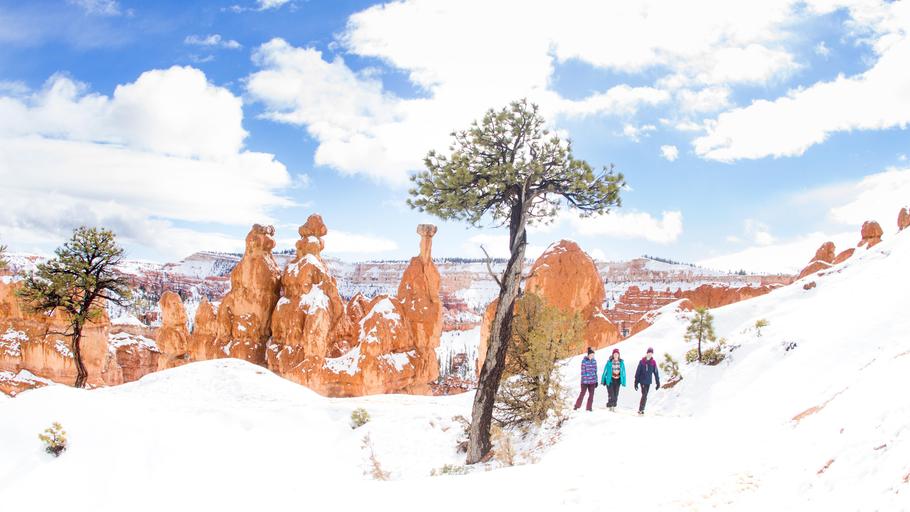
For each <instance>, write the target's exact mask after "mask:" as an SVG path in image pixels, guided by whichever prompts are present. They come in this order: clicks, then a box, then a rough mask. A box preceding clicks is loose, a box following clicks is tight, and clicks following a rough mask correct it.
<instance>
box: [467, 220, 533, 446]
mask: <svg viewBox="0 0 910 512" xmlns="http://www.w3.org/2000/svg"><path fill="white" fill-rule="evenodd" d="M524 224H525V223H524V212H523V211H522V205H521V204H519V205H516V206H515V207H513V208H512V215H511V219H510V223H509V235H510V236H509V247H510V252H511V255H510V257H509V262H508V264H506V269H505V272H503V276H502V286H501V287H500V289H499V303H498V304H497V305H496V314H495V315H494V317H493V325H491V326H490V339H489V343H487V354H486V359H484V362H483V367H482V368H481V370H480V378H479V379H478V382H477V392H476V393H475V394H474V407H473V408H472V410H471V428H470V430H469V431H468V456H467V461H466V462H467V463H468V464H475V463H477V462H480V460H481V459H483V458H484V456H485V455H486V454H487V453H488V452H489V451H490V448H491V447H492V443H491V441H490V425H491V423H492V421H493V404H494V401H495V399H496V393H497V391H499V381H500V380H501V379H502V372H503V369H504V368H505V362H506V352H507V349H508V347H509V342H510V338H511V337H512V317H513V316H514V313H515V299H516V298H517V297H518V292H519V291H520V290H519V288H520V285H521V270H522V266H523V265H524V257H525V246H526V245H527V236H526V234H525V227H524Z"/></svg>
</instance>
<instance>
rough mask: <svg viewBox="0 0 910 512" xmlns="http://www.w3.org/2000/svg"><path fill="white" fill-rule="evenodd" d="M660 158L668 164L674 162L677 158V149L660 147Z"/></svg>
mask: <svg viewBox="0 0 910 512" xmlns="http://www.w3.org/2000/svg"><path fill="white" fill-rule="evenodd" d="M660 156H662V157H663V158H664V159H665V160H667V161H669V162H673V161H676V159H677V158H679V148H677V147H676V146H661V147H660Z"/></svg>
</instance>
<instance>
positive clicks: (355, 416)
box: [351, 407, 370, 429]
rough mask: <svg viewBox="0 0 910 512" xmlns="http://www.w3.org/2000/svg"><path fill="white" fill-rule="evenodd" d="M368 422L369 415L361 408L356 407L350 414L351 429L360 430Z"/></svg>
mask: <svg viewBox="0 0 910 512" xmlns="http://www.w3.org/2000/svg"><path fill="white" fill-rule="evenodd" d="M369 422H370V413H368V412H367V410H366V409H364V408H363V407H358V408H356V409H354V412H352V413H351V428H355V429H356V428H360V427H362V426H364V425H366V424H367V423H369Z"/></svg>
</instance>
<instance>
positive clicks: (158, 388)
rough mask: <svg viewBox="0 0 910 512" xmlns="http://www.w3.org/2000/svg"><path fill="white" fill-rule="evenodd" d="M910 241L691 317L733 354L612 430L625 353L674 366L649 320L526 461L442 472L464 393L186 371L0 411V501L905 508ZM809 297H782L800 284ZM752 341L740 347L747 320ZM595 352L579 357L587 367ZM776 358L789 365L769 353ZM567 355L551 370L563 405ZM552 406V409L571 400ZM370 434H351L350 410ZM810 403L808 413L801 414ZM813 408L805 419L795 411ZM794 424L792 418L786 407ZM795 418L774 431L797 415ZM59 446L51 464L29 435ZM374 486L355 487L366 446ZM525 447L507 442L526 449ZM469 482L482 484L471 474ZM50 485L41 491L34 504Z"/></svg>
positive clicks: (134, 506) (574, 365)
mask: <svg viewBox="0 0 910 512" xmlns="http://www.w3.org/2000/svg"><path fill="white" fill-rule="evenodd" d="M908 269H910V234H908V232H905V233H902V234H899V235H896V236H893V237H891V238H890V239H889V240H886V241H885V242H883V243H882V244H880V245H878V246H876V247H875V248H873V249H871V250H869V251H864V252H861V253H858V254H857V255H856V256H854V257H853V258H852V259H851V260H848V261H847V262H846V263H844V264H842V265H840V266H838V267H835V268H834V269H832V270H829V271H827V274H826V275H824V276H810V277H808V278H806V279H804V280H803V281H800V282H798V283H796V284H794V285H792V286H788V287H784V288H781V289H778V290H775V291H774V292H772V293H770V294H767V295H764V296H762V297H758V298H756V299H752V300H749V301H745V302H740V303H737V304H733V305H730V306H726V307H724V308H719V309H716V310H713V313H714V315H715V323H716V327H717V332H718V334H719V335H721V336H724V337H726V338H727V339H728V341H729V343H730V345H731V346H733V347H735V348H734V349H733V351H732V352H731V353H730V354H729V356H728V358H727V360H726V361H724V362H723V363H721V364H720V365H718V366H715V367H697V366H689V365H685V364H682V365H681V366H682V374H683V380H682V381H681V382H680V383H679V384H677V385H676V386H675V387H674V388H672V389H662V390H660V391H652V395H651V400H650V403H649V406H648V414H647V415H646V416H644V417H638V416H637V415H635V414H634V408H635V406H636V405H637V395H636V393H635V392H634V391H633V390H632V389H631V377H632V375H633V374H634V371H635V364H636V361H637V359H638V358H639V357H640V356H641V355H643V353H644V351H645V348H646V347H647V346H654V347H655V349H656V350H657V354H658V356H659V357H658V358H659V359H660V358H661V357H662V354H663V353H664V352H669V353H671V354H673V355H674V357H676V358H677V359H680V360H682V354H683V353H684V352H685V350H687V349H688V348H690V346H689V345H687V344H686V343H685V342H684V341H683V340H682V334H683V332H684V330H685V325H686V323H687V321H688V315H689V313H680V312H677V311H675V310H674V307H672V306H668V307H666V308H664V310H662V312H661V314H660V315H659V317H658V318H657V320H656V322H655V324H654V325H653V326H652V327H651V328H649V329H647V330H645V331H644V332H642V333H640V334H638V335H636V336H634V337H632V338H629V339H628V340H626V341H624V342H622V343H620V344H619V345H616V347H618V348H619V349H620V350H621V351H622V353H623V356H624V358H625V359H626V361H627V365H628V372H629V377H630V382H629V385H630V387H629V388H625V389H623V391H622V392H621V395H620V408H619V410H618V412H616V413H611V412H609V411H606V410H605V409H604V407H603V405H604V402H605V401H606V396H605V395H606V393H604V390H603V388H599V389H598V393H597V398H596V404H597V407H596V409H595V411H594V412H591V413H587V412H585V411H577V412H574V413H573V414H572V415H571V417H570V419H569V421H567V422H566V423H565V425H564V426H563V429H562V431H561V435H560V436H559V437H558V439H555V440H554V442H553V443H552V446H549V443H544V445H542V446H539V447H537V451H536V457H537V458H538V459H539V461H538V462H537V463H535V464H528V465H523V466H515V467H507V468H498V469H493V467H494V466H495V464H491V465H489V466H487V467H476V468H474V470H473V472H471V473H470V474H468V475H464V476H437V477H431V476H429V473H430V471H431V470H432V469H434V468H439V467H441V466H443V465H444V464H458V463H459V462H461V461H462V460H463V456H462V455H460V454H458V453H457V452H456V451H455V448H454V447H455V444H456V441H457V439H458V437H459V434H460V433H459V429H460V427H459V422H458V421H457V420H455V419H453V418H454V417H455V416H457V415H464V416H467V415H468V413H469V411H470V405H471V398H472V397H471V395H470V394H464V395H458V396H451V397H420V396H402V395H385V396H375V397H363V398H352V399H327V398H323V397H320V396H318V395H316V394H314V393H312V392H310V391H309V390H307V389H305V388H302V387H300V386H297V385H295V384H293V383H290V382H288V381H284V380H282V379H280V378H278V377H277V376H275V375H272V374H271V373H269V372H268V371H266V370H263V369H261V368H259V367H256V366H252V365H249V364H247V363H243V362H240V361H235V360H219V361H207V362H201V363H193V364H190V365H187V366H184V367H180V368H176V369H173V370H167V371H163V372H158V373H154V374H151V375H148V376H146V377H144V378H143V379H141V380H140V381H138V382H134V383H130V384H126V385H123V386H119V387H115V388H106V389H98V390H94V391H81V390H74V389H70V388H67V387H63V386H50V387H47V388H42V389H38V390H33V391H28V392H25V393H22V394H21V395H20V396H18V397H16V398H15V399H9V400H5V401H0V454H2V456H0V503H2V504H3V505H4V508H9V509H11V510H19V509H25V510H58V509H64V508H65V509H68V510H121V509H124V508H128V509H131V510H160V509H162V508H174V507H175V506H176V508H177V509H179V510H185V509H190V507H193V506H201V507H204V510H248V509H251V508H252V507H255V509H256V510H267V509H269V508H270V507H274V508H276V509H277V508H279V507H280V509H282V510H286V509H301V510H304V509H320V508H329V507H330V508H331V509H332V510H364V509H366V508H369V509H371V510H373V509H379V510H396V511H404V510H427V509H430V510H434V511H438V510H442V511H446V510H458V511H463V510H465V509H472V508H475V507H476V508H478V509H481V510H493V509H500V508H501V509H519V510H522V509H523V510H531V511H536V510H584V511H591V510H617V509H624V510H635V511H641V510H763V511H764V510H825V511H828V510H838V511H840V510H863V511H866V510H888V511H891V510H910V483H908V480H910V439H908V438H910V394H908V393H907V385H906V376H907V375H910V337H908V336H907V334H908V333H910V315H908V314H907V307H908V304H910V288H908V286H907V283H908V279H907V274H908ZM809 281H815V282H816V283H817V286H816V287H815V288H813V289H810V290H804V289H803V286H802V285H803V284H804V283H807V282H809ZM760 318H764V319H766V320H768V322H769V326H768V327H766V328H765V329H764V330H763V333H762V334H763V335H762V336H758V335H757V334H756V332H755V330H754V329H753V328H752V326H754V323H755V321H756V320H757V319H760ZM612 348H613V347H610V348H609V349H605V350H601V351H599V352H598V354H597V358H598V361H599V362H600V363H601V365H602V364H603V363H604V362H605V361H606V360H607V356H608V353H609V352H610V351H611V350H612ZM788 348H789V350H788ZM578 365H579V359H578V358H573V359H571V360H569V361H567V363H566V368H565V373H566V376H567V382H568V383H569V384H570V387H571V388H572V391H573V394H574V391H575V386H576V385H577V384H576V383H577V382H578V380H577V379H578ZM573 398H574V397H573ZM356 407H364V408H366V409H367V410H368V411H369V412H370V414H371V415H372V417H373V420H372V421H371V422H370V423H368V424H366V425H365V426H363V427H361V428H359V429H357V430H352V429H351V428H350V427H349V426H348V420H349V416H350V412H351V411H352V410H353V409H354V408H356ZM813 408H815V409H813ZM813 410H814V411H815V412H812V411H813ZM807 411H808V412H807ZM800 416H802V417H801V419H799V420H797V419H795V418H800ZM53 421H60V422H61V423H62V424H63V426H64V427H65V428H66V429H67V431H68V432H69V438H70V443H71V448H70V450H68V451H67V452H66V453H64V454H63V455H62V456H61V457H60V458H59V459H53V458H52V457H50V456H49V455H47V454H45V453H43V451H42V449H41V446H40V443H39V442H38V440H37V434H38V432H40V431H41V430H42V429H43V428H44V427H46V426H48V425H49V424H50V423H51V422H53ZM366 434H369V436H370V439H371V442H372V447H373V451H374V453H375V455H376V457H377V459H378V460H379V461H380V462H381V464H382V466H383V468H384V469H385V470H387V471H389V473H390V477H391V480H389V481H375V480H373V479H371V478H370V476H369V475H366V474H365V471H368V469H369V457H368V454H369V450H368V449H364V448H363V446H362V445H363V438H364V436H365V435H366ZM531 444H533V443H531V442H530V441H528V442H524V443H521V445H523V446H529V445H531ZM485 469H492V470H490V471H486V470H485ZM49 491H52V492H49Z"/></svg>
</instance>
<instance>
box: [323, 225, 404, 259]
mask: <svg viewBox="0 0 910 512" xmlns="http://www.w3.org/2000/svg"><path fill="white" fill-rule="evenodd" d="M396 249H398V244H396V243H395V242H394V241H393V240H389V239H386V238H381V237H376V236H372V235H361V234H357V233H348V232H345V231H338V230H337V229H330V230H329V232H328V234H327V235H325V252H326V253H329V254H372V253H382V252H389V251H394V250H396Z"/></svg>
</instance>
